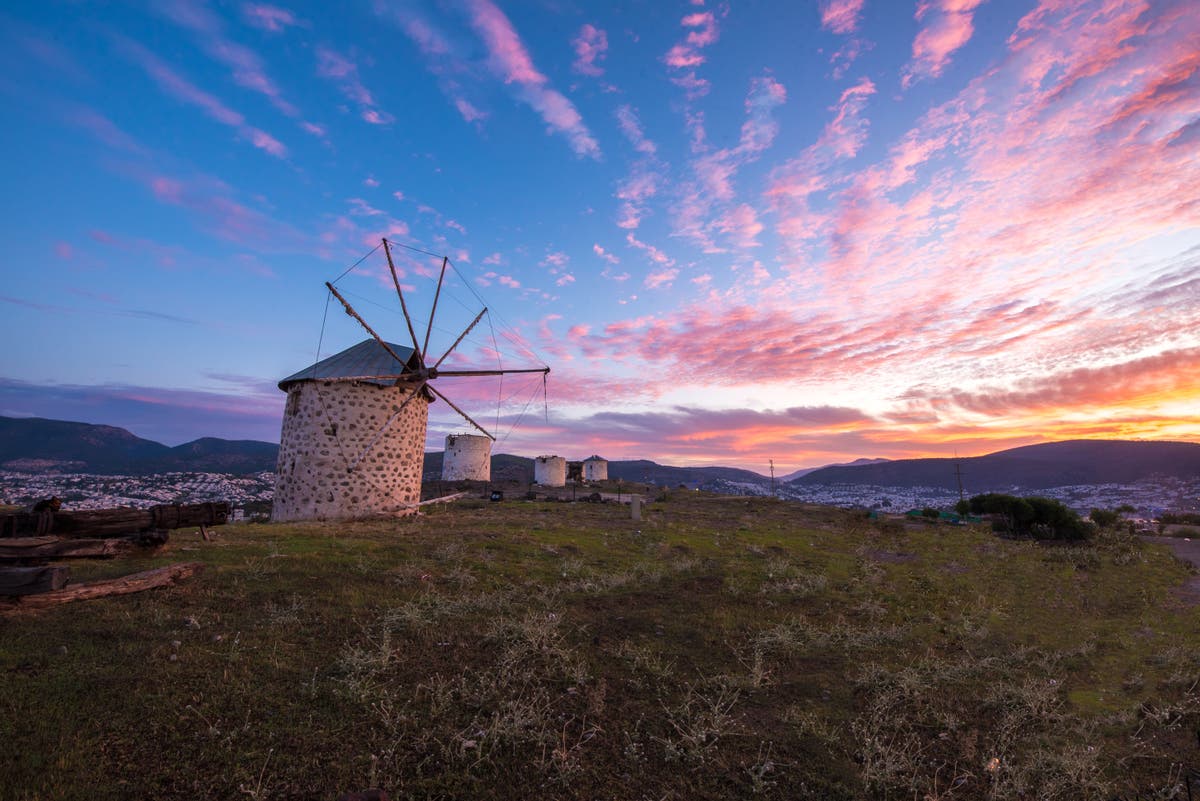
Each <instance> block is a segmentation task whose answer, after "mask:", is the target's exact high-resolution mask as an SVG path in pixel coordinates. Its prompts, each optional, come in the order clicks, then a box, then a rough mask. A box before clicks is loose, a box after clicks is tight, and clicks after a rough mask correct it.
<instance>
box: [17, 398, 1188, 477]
mask: <svg viewBox="0 0 1200 801" xmlns="http://www.w3.org/2000/svg"><path fill="white" fill-rule="evenodd" d="M278 453H279V446H278V445H276V444H275V443H272V442H258V441H255V440H225V439H217V438H214V437H204V438H203V439H197V440H194V441H192V442H187V443H184V444H183V445H177V446H175V447H174V448H171V447H168V446H166V445H163V444H161V443H158V442H153V441H151V440H148V439H142V438H141V437H137V436H135V435H133V434H131V433H130V432H128V431H126V430H125V429H123V428H116V427H115V426H105V425H92V424H89V423H70V422H65V421H62V420H45V419H42V418H36V417H27V418H13V417H0V469H5V470H20V471H26V472H51V471H55V472H59V471H61V472H75V473H97V474H102V475H113V474H126V475H150V474H154V473H171V472H210V473H235V474H245V473H257V472H261V471H266V470H274V469H275V461H276V458H277V456H278ZM956 470H961V473H962V481H963V486H964V488H965V489H966V491H967V492H968V493H970V494H975V493H979V492H990V491H1005V490H1011V489H1014V488H1022V489H1043V488H1048V487H1063V486H1068V485H1073V484H1130V483H1133V482H1135V481H1139V480H1141V479H1145V478H1151V477H1155V476H1163V477H1174V478H1183V479H1193V480H1194V479H1196V478H1200V444H1196V443H1192V442H1130V441H1125V440H1069V441H1066V442H1049V443H1045V444H1042V445H1027V446H1025V447H1023V448H1012V449H1010V450H1006V451H999V452H997V453H991V454H988V455H986V456H974V457H966V458H962V459H896V460H893V461H888V460H886V459H857V460H855V461H853V462H849V463H846V464H841V465H830V466H828V467H819V468H811V469H808V470H798V471H796V472H794V473H791V474H789V475H786V476H780V477H778V478H777V479H776V484H777V485H780V486H782V485H784V484H786V485H787V486H789V487H794V488H801V487H808V486H821V485H832V484H859V485H864V484H865V485H876V486H886V487H939V488H942V489H948V490H954V489H957V487H958V483H957V481H958V479H957V476H956ZM441 471H442V453H441V452H432V453H426V454H425V464H424V474H425V475H426V476H427V477H428V478H429V479H434V480H436V479H437V477H439V476H440V475H441ZM608 475H609V478H612V479H621V480H623V481H629V482H637V483H647V484H657V485H659V486H669V487H674V486H679V485H680V484H683V485H686V486H689V487H700V488H704V489H710V488H711V489H719V490H721V491H737V488H738V487H739V486H746V485H754V486H758V487H762V488H766V487H769V486H770V479H769V478H767V477H766V476H763V475H760V474H759V473H755V472H751V471H750V470H739V469H737V468H733V467H670V466H667V465H660V464H657V463H656V462H651V461H649V460H645V459H642V460H634V461H610V462H609V463H608ZM492 478H493V480H495V481H517V482H521V483H528V482H531V481H533V460H532V459H530V458H527V457H524V456H513V455H511V454H504V453H499V454H493V455H492Z"/></svg>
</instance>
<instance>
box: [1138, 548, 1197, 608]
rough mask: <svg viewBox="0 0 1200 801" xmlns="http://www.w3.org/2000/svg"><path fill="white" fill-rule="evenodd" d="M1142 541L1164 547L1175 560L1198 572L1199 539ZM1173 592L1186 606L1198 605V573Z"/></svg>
mask: <svg viewBox="0 0 1200 801" xmlns="http://www.w3.org/2000/svg"><path fill="white" fill-rule="evenodd" d="M1142 539H1144V540H1145V541H1146V542H1153V543H1157V544H1159V545H1166V546H1167V547H1168V548H1170V549H1171V553H1173V554H1175V557H1176V558H1177V559H1180V560H1182V561H1184V562H1187V563H1188V564H1190V565H1191V566H1192V567H1193V568H1194V569H1195V570H1197V571H1200V539H1184V538H1181V537H1142ZM1175 592H1176V594H1177V595H1178V596H1179V597H1180V598H1181V599H1182V600H1183V602H1184V603H1186V604H1189V605H1191V606H1195V605H1198V604H1200V572H1197V573H1196V575H1193V576H1191V577H1190V578H1189V579H1188V580H1187V581H1186V582H1184V584H1183V586H1182V587H1179V588H1178V589H1177V590H1176V591H1175Z"/></svg>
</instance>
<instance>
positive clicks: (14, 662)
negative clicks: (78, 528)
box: [0, 492, 1200, 801]
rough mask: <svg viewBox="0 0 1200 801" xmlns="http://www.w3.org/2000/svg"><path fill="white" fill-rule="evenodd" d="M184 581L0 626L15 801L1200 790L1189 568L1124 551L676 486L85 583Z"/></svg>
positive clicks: (7, 791)
mask: <svg viewBox="0 0 1200 801" xmlns="http://www.w3.org/2000/svg"><path fill="white" fill-rule="evenodd" d="M185 559H186V560H195V559H199V560H202V561H204V562H205V563H207V565H208V567H207V569H206V571H205V572H204V573H203V574H201V575H200V576H198V577H196V578H195V579H192V580H190V581H189V582H187V583H186V584H183V585H181V586H178V587H175V588H171V589H168V590H163V591H157V592H153V593H145V594H140V595H130V596H124V597H118V598H109V599H103V600H97V601H91V602H86V603H81V604H75V605H73V606H69V607H62V608H59V609H52V610H48V611H45V612H42V613H38V614H36V615H33V616H20V615H18V616H15V617H8V618H7V619H5V620H4V622H3V626H4V637H3V644H2V646H0V735H3V736H4V737H5V740H6V741H7V742H9V743H12V744H19V747H11V748H6V749H0V798H14V799H16V798H28V799H33V798H64V799H72V798H80V799H82V798H88V799H95V798H99V799H107V798H112V799H123V798H135V797H136V798H148V797H153V798H157V799H188V800H189V801H191V799H195V798H235V797H250V798H263V799H265V798H297V799H300V798H303V799H309V798H311V799H332V798H335V797H337V796H338V795H339V794H340V793H342V792H345V791H347V790H351V789H361V788H363V787H367V786H381V787H383V788H384V789H386V790H387V791H388V792H389V794H390V795H391V796H392V797H393V798H406V799H435V798H443V799H444V798H483V799H527V798H529V797H531V796H533V795H536V796H537V797H539V798H548V799H595V798H614V799H641V798H649V799H660V798H671V799H699V800H700V801H703V800H704V799H728V798H751V797H756V798H766V799H797V798H814V799H847V800H848V799H906V798H918V799H920V798H937V799H948V798H955V799H974V798H989V799H1014V800H1015V799H1018V798H1038V799H1089V798H1096V799H1110V798H1114V797H1123V798H1133V797H1151V796H1153V797H1156V798H1170V797H1174V798H1186V795H1185V794H1184V789H1183V784H1182V782H1183V779H1182V776H1184V775H1185V774H1184V773H1183V772H1182V771H1181V769H1180V767H1179V765H1180V764H1181V763H1182V764H1184V765H1191V766H1197V765H1200V750H1198V749H1197V741H1196V730H1197V727H1200V693H1198V690H1197V686H1196V677H1197V676H1198V675H1200V641H1198V639H1197V638H1198V637H1200V635H1198V634H1197V632H1198V631H1200V608H1198V607H1196V606H1189V605H1187V603H1186V602H1185V601H1186V599H1185V597H1184V596H1182V595H1179V594H1178V588H1179V587H1180V585H1181V584H1182V583H1183V582H1184V581H1185V580H1187V579H1188V572H1187V570H1186V569H1185V568H1184V567H1182V566H1181V565H1180V564H1179V563H1178V562H1176V561H1174V560H1173V559H1172V558H1171V557H1170V556H1169V555H1168V554H1167V553H1166V551H1165V550H1164V549H1162V548H1160V547H1159V546H1151V545H1142V544H1141V543H1140V542H1139V541H1137V540H1136V539H1132V538H1129V537H1128V536H1122V535H1119V534H1113V533H1110V534H1108V535H1106V536H1105V537H1104V538H1103V539H1102V540H1101V541H1100V542H1099V543H1097V544H1093V545H1088V546H1081V547H1072V548H1061V547H1060V548H1045V547H1042V546H1039V545H1037V544H1034V543H1032V542H1020V541H1011V540H1002V539H998V538H996V537H995V536H994V535H992V534H991V533H990V532H987V531H984V530H976V529H963V528H950V527H939V526H935V525H926V524H924V523H912V524H908V525H906V524H903V523H901V522H899V521H890V520H888V521H882V522H879V523H874V522H868V521H867V520H865V519H863V518H861V517H858V516H854V515H852V514H851V513H849V512H844V511H840V510H836V509H830V508H822V507H815V506H805V505H801V504H795V503H786V502H780V501H774V500H771V499H754V500H747V499H740V498H714V497H706V496H704V495H703V494H697V493H685V492H679V493H669V494H668V495H666V496H665V498H664V500H662V501H657V502H652V503H649V504H647V505H646V506H645V508H644V510H643V519H642V520H641V521H639V522H636V523H635V522H633V521H631V520H630V519H629V510H628V509H627V508H626V507H622V506H618V505H612V504H584V503H580V504H567V503H546V502H505V503H501V504H495V503H493V504H489V503H487V502H483V501H470V502H459V503H455V504H451V505H447V506H444V507H431V508H430V511H429V513H428V514H426V515H423V516H420V517H414V518H410V519H405V520H399V521H380V522H363V523H346V524H336V525H335V524H327V525H325V524H292V525H241V526H231V527H226V528H224V529H221V530H220V531H219V537H218V539H217V540H215V541H214V542H211V543H204V542H202V541H201V540H200V538H199V537H198V536H197V535H195V534H192V533H180V534H179V535H177V536H175V537H173V539H172V541H171V543H170V544H169V545H168V546H167V547H166V550H164V551H163V552H161V553H158V554H155V555H153V556H147V557H142V558H137V559H129V560H122V561H111V562H103V563H88V564H81V565H78V566H73V570H74V574H73V575H75V577H76V578H78V579H84V578H87V577H98V576H110V575H116V574H122V573H126V572H130V571H132V570H135V569H142V568H144V567H148V566H151V565H159V564H163V563H167V562H173V561H181V560H185ZM1193 786H1194V782H1193ZM1171 787H1174V788H1175V789H1176V790H1177V791H1178V792H1177V793H1176V794H1175V795H1170V794H1169V793H1170V792H1171V791H1170V789H1169V788H1171ZM1156 793H1157V795H1156Z"/></svg>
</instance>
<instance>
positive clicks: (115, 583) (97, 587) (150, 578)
mask: <svg viewBox="0 0 1200 801" xmlns="http://www.w3.org/2000/svg"><path fill="white" fill-rule="evenodd" d="M203 567H204V564H203V563H202V562H180V563H179V564H174V565H167V566H166V567H158V568H155V569H153V570H144V571H142V572H141V573H133V574H132V575H128V576H121V577H120V578H115V579H108V580H106V581H92V582H87V583H85V584H77V585H75V586H73V587H65V588H63V589H60V590H54V591H52V592H43V593H40V594H38V595H24V596H21V597H20V598H12V599H10V600H9V601H8V602H7V603H5V602H4V601H2V600H0V610H2V611H7V612H13V611H22V610H28V609H45V608H46V607H49V606H57V605H59V604H65V603H70V602H72V601H89V600H91V599H93V598H105V597H108V596H110V595H128V594H129V593H133V592H142V591H144V590H151V589H154V588H155V587H166V586H168V585H170V584H174V583H175V582H176V581H182V580H183V579H185V578H188V577H189V576H191V575H193V574H195V573H197V572H199V571H200V570H201V569H203ZM64 569H65V568H64Z"/></svg>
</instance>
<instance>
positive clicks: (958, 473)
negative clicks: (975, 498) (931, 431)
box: [954, 451, 966, 501]
mask: <svg viewBox="0 0 1200 801" xmlns="http://www.w3.org/2000/svg"><path fill="white" fill-rule="evenodd" d="M954 477H955V478H956V479H958V499H959V500H960V501H965V500H966V496H965V494H964V493H963V485H962V462H961V461H960V460H959V458H958V451H955V452H954Z"/></svg>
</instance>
